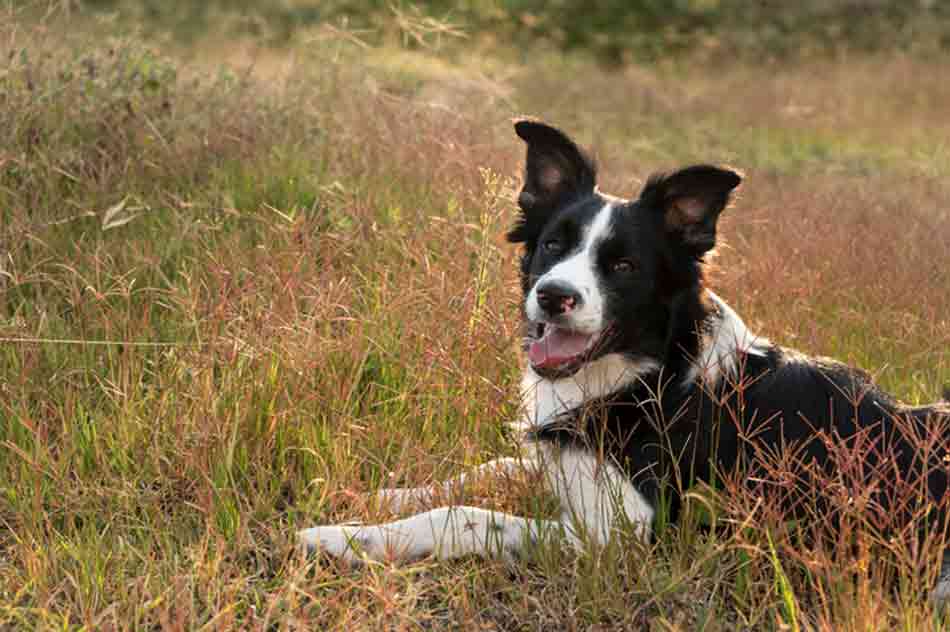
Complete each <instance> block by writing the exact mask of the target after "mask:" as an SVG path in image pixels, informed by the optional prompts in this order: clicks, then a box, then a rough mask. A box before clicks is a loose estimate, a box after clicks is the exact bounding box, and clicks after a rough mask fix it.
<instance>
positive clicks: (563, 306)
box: [536, 281, 584, 316]
mask: <svg viewBox="0 0 950 632" xmlns="http://www.w3.org/2000/svg"><path fill="white" fill-rule="evenodd" d="M536 294H537V297H538V306H539V307H540V308H541V309H543V310H544V311H545V312H546V313H547V314H549V315H551V316H557V315H559V314H565V313H567V312H569V311H571V310H572V309H577V308H578V307H580V306H581V304H582V303H583V302H584V299H582V298H581V294H580V292H578V291H577V290H576V289H574V288H573V287H572V286H570V285H568V284H566V283H562V282H559V281H548V282H547V283H545V284H544V285H542V286H541V287H539V288H538V290H537V293H536Z"/></svg>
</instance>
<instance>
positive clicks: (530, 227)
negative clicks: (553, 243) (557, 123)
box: [508, 118, 597, 243]
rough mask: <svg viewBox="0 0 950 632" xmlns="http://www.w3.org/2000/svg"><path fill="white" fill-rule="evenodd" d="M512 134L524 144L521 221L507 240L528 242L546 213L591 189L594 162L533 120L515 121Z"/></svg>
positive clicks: (566, 139) (563, 137)
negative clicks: (525, 148) (525, 146)
mask: <svg viewBox="0 0 950 632" xmlns="http://www.w3.org/2000/svg"><path fill="white" fill-rule="evenodd" d="M514 123H515V133H516V134H518V136H519V137H520V138H521V140H523V141H524V142H525V144H526V145H527V146H528V147H527V154H526V156H525V174H524V188H523V189H522V190H521V194H520V195H519V196H518V206H520V207H521V218H520V220H519V223H518V224H517V225H516V226H515V228H514V229H513V230H512V231H511V232H510V233H508V241H511V242H514V243H517V242H530V241H532V240H533V239H534V238H535V237H536V233H537V232H538V231H540V229H541V224H543V223H544V221H545V220H546V219H547V216H548V214H549V213H550V212H551V211H552V210H554V209H556V208H557V207H558V206H560V205H562V204H565V203H567V202H569V201H570V200H571V199H573V198H575V197H577V196H579V195H583V194H585V193H590V192H592V191H593V190H594V185H595V183H596V178H597V169H596V167H595V166H594V161H593V160H591V158H590V156H588V155H587V153H586V152H584V150H582V149H581V148H580V147H578V146H577V143H575V142H574V141H573V140H571V139H570V138H569V137H568V136H567V134H565V133H564V132H562V131H561V130H559V129H557V128H556V127H551V126H550V125H548V124H547V123H543V122H541V121H538V120H536V119H531V118H522V119H518V120H516V121H515V122H514Z"/></svg>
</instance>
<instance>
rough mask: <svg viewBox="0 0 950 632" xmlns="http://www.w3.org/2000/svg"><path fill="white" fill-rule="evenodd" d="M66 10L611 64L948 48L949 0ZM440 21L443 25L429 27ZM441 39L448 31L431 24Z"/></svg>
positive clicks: (186, 30)
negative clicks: (404, 28)
mask: <svg viewBox="0 0 950 632" xmlns="http://www.w3.org/2000/svg"><path fill="white" fill-rule="evenodd" d="M65 5H66V6H70V5H72V6H74V7H77V6H78V7H82V8H84V9H85V10H88V11H118V12H120V13H121V14H122V15H125V16H128V17H129V18H130V19H137V20H141V24H142V25H143V27H144V28H146V29H154V30H157V31H163V30H168V31H171V32H173V33H174V34H175V36H176V37H179V38H181V39H185V40H187V39H190V38H195V37H201V36H205V35H208V34H216V35H218V36H226V35H229V34H240V35H253V36H260V37H265V38H267V39H268V40H269V41H270V42H271V43H272V44H274V45H281V44H286V43H288V42H289V41H291V40H292V39H293V38H295V37H300V36H302V35H305V34H306V32H307V30H308V28H311V27H313V26H314V25H316V24H321V23H330V24H336V25H348V26H349V27H350V28H354V29H361V30H362V29H373V34H372V35H370V34H369V33H366V34H365V35H366V36H367V37H369V38H370V39H375V38H378V37H383V36H385V35H386V34H387V32H390V34H391V30H392V22H393V21H392V16H393V14H397V15H399V14H402V15H404V16H406V17H411V18H413V19H417V20H425V19H433V20H437V21H438V22H439V23H440V24H442V25H443V26H449V25H451V26H452V27H455V28H460V29H463V30H464V31H465V32H466V34H467V35H468V36H469V37H470V38H471V39H472V40H474V41H475V42H476V43H478V44H482V45H485V46H494V45H497V44H500V43H504V44H512V43H515V44H517V45H519V46H531V45H535V44H543V45H547V46H552V47H556V48H559V49H563V50H583V51H588V52H590V53H591V54H593V55H596V56H597V57H598V58H599V59H601V60H603V61H604V62H606V63H611V64H617V63H623V62H628V61H657V60H661V59H666V58H668V57H670V56H673V55H681V54H684V53H689V54H697V55H700V56H702V57H710V58H717V57H721V58H726V59H729V58H735V57H748V58H750V59H758V60H761V59H772V58H786V57H789V56H794V57H800V56H803V55H804V56H808V55H819V54H840V53H843V52H846V51H863V52H868V51H879V50H895V49H896V50H902V51H913V52H915V53H920V54H939V53H940V52H941V51H946V50H947V49H948V48H950V6H948V4H947V3H946V2H941V1H939V0H801V1H800V2H780V1H775V0H761V1H754V0H631V1H624V0H592V1H587V2H584V1H581V0H553V1H545V0H468V1H464V0H463V1H456V2H452V1H449V0H443V1H434V2H414V3H407V2H401V1H396V2H390V1H384V0H324V1H318V0H275V1H266V0H260V1H254V0H230V1H229V0H212V1H209V2H201V1H198V0H85V1H83V2H80V3H75V2H66V3H65ZM432 25H433V26H434V23H432ZM434 31H435V32H434V33H432V35H434V36H435V37H436V38H438V31H439V29H438V28H436V29H434Z"/></svg>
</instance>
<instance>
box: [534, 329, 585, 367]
mask: <svg viewBox="0 0 950 632" xmlns="http://www.w3.org/2000/svg"><path fill="white" fill-rule="evenodd" d="M590 339H591V336H589V335H586V334H579V333H575V332H572V331H568V330H566V329H560V328H557V329H554V330H552V331H551V332H549V333H548V334H547V335H546V336H544V337H543V338H541V339H540V340H535V341H534V342H532V343H531V346H530V347H528V359H529V360H531V364H532V365H534V366H536V367H540V368H550V367H556V366H559V365H561V364H565V363H566V362H569V361H571V360H573V359H574V358H576V357H577V356H579V355H580V354H582V353H584V351H585V350H586V349H587V344H588V343H589V342H590Z"/></svg>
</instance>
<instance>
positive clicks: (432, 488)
mask: <svg viewBox="0 0 950 632" xmlns="http://www.w3.org/2000/svg"><path fill="white" fill-rule="evenodd" d="M534 466H536V463H535V462H534V461H533V460H532V459H527V458H521V457H505V458H501V459H495V460H493V461H489V462H487V463H482V464H481V465H479V466H477V467H475V468H473V469H471V470H469V471H468V472H464V473H462V474H459V475H458V476H456V477H455V478H452V479H449V480H447V481H441V482H438V483H434V484H432V485H425V486H422V487H396V488H386V489H381V490H379V491H378V492H377V493H376V500H377V501H378V502H379V503H380V504H382V505H383V506H384V507H386V508H387V509H389V510H390V511H395V512H399V511H405V510H406V509H412V508H418V507H425V506H427V505H431V504H432V503H433V502H434V501H439V500H441V501H443V502H445V501H448V500H450V499H452V498H453V497H456V496H460V495H461V494H462V493H464V491H465V485H466V484H468V483H469V481H471V480H473V479H478V478H482V477H486V476H494V477H497V478H513V477H515V476H517V475H518V473H519V472H520V471H522V470H527V469H531V468H532V467H534Z"/></svg>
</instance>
